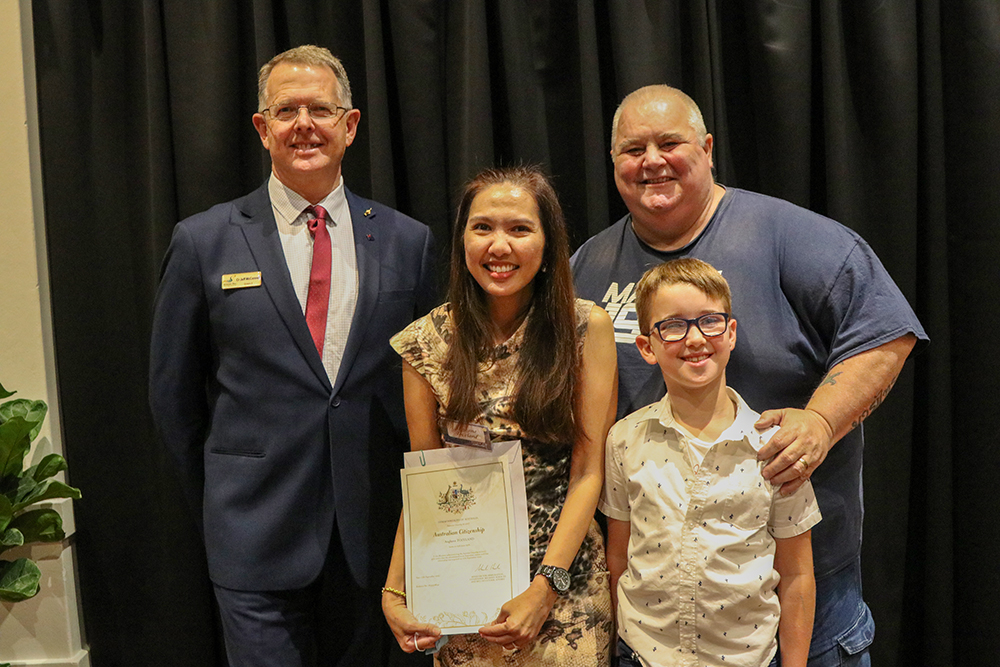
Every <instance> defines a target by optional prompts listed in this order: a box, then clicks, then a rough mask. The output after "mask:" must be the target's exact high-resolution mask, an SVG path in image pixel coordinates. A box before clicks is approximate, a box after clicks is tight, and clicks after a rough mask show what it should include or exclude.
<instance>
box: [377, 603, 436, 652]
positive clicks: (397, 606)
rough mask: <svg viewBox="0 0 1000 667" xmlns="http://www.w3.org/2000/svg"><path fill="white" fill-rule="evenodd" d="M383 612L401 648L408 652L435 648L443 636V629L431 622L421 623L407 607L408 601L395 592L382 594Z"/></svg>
mask: <svg viewBox="0 0 1000 667" xmlns="http://www.w3.org/2000/svg"><path fill="white" fill-rule="evenodd" d="M382 613H383V614H385V620H386V622H388V623H389V628H390V629H391V630H392V634H393V635H395V637H396V641H397V642H398V643H399V648H401V649H403V650H404V651H406V652H407V653H413V652H414V651H417V650H419V651H423V650H425V649H429V648H433V647H434V644H436V643H437V640H438V639H440V638H441V629H440V628H438V627H437V626H436V625H431V624H430V623H421V622H420V621H418V620H417V619H416V617H414V616H413V614H411V613H410V610H409V609H407V608H406V602H405V601H404V600H403V598H401V597H399V596H398V595H396V594H395V593H390V592H388V591H386V592H385V593H383V594H382Z"/></svg>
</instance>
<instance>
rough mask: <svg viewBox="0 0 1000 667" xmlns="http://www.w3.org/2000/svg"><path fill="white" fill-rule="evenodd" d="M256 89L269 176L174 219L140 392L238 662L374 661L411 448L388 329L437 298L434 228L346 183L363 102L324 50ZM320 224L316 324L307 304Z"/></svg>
mask: <svg viewBox="0 0 1000 667" xmlns="http://www.w3.org/2000/svg"><path fill="white" fill-rule="evenodd" d="M258 97H259V109H260V111H259V112H258V113H256V114H254V115H253V124H254V127H256V129H257V131H258V133H259V134H260V139H261V142H262V143H263V145H264V147H265V148H266V149H267V150H268V152H269V153H270V154H271V163H272V173H271V175H270V178H269V179H268V180H267V182H265V183H264V184H263V185H262V186H261V187H260V188H259V189H257V190H256V191H255V192H252V193H251V194H249V195H247V196H246V197H243V198H240V199H237V200H235V201H231V202H227V203H225V204H220V205H218V206H215V207H213V208H211V209H209V210H208V211H205V212H203V213H200V214H198V215H195V216H192V217H190V218H188V219H187V220H184V221H182V222H180V223H179V224H178V225H177V227H176V228H175V230H174V234H173V238H172V240H171V243H170V247H169V249H168V251H167V256H166V259H165V260H164V265H163V275H162V280H161V283H160V288H159V292H158V294H157V299H156V309H155V316H154V322H153V336H152V346H151V361H150V404H151V407H152V411H153V417H154V421H155V422H156V426H157V429H158V430H159V432H160V435H161V437H162V439H163V441H164V443H165V444H166V447H167V450H168V451H169V453H170V456H171V457H172V459H173V460H174V461H175V463H176V464H177V465H178V467H179V469H180V473H181V480H182V484H183V487H184V490H185V492H186V494H187V496H188V499H189V501H190V502H191V504H192V506H193V507H194V509H195V511H196V516H197V519H198V521H199V522H200V527H201V528H202V531H203V535H204V538H205V546H206V552H207V555H208V568H209V574H210V576H211V579H212V582H213V585H214V587H215V592H216V598H217V600H218V602H219V608H220V612H221V617H222V624H223V629H224V634H225V640H226V650H227V654H228V656H229V661H230V665H234V666H235V665H239V666H244V665H247V666H251V665H253V666H255V665H260V666H262V667H263V666H267V667H274V666H284V665H289V666H298V665H318V664H322V665H334V664H337V665H361V664H386V662H387V658H386V655H387V651H389V650H390V647H391V646H394V642H391V639H390V638H389V636H388V632H387V630H386V626H385V622H384V621H383V619H382V614H381V610H380V595H379V587H380V585H381V583H382V581H383V580H384V577H385V572H386V571H387V568H388V559H389V555H390V553H391V548H392V544H391V542H392V539H393V537H394V535H395V529H396V522H397V520H398V517H399V507H400V505H399V473H398V469H399V467H400V466H401V462H402V456H401V453H402V452H403V451H404V450H405V449H406V447H407V431H406V422H405V414H404V410H403V400H402V384H401V378H402V373H401V370H400V368H399V366H400V362H399V357H398V356H397V355H396V354H395V353H394V352H393V351H392V349H391V348H390V347H389V344H388V341H389V338H390V336H392V335H393V334H394V333H396V332H397V331H399V330H400V329H402V328H403V327H404V326H406V325H407V324H409V323H410V322H411V321H412V320H413V319H415V318H417V317H419V316H421V315H423V314H424V313H426V312H427V311H428V310H429V309H430V308H431V307H432V306H433V305H435V296H436V295H435V293H434V288H433V282H434V280H433V269H432V266H431V263H432V246H433V238H432V235H431V232H430V230H429V229H428V228H427V227H426V226H424V225H422V224H420V223H419V222H417V221H415V220H413V219H411V218H409V217H407V216H405V215H403V214H401V213H399V212H397V211H394V210H392V209H390V208H387V207H385V206H382V205H380V204H377V203H375V202H372V201H368V200H366V199H362V198H360V197H357V196H355V195H354V194H352V193H351V192H350V191H349V190H347V188H346V187H345V186H344V181H343V178H342V176H341V161H342V159H343V156H344V152H345V150H346V148H347V147H348V146H350V145H351V143H352V142H353V141H354V136H355V132H356V130H357V127H358V120H359V119H360V116H361V113H360V111H358V110H357V109H354V108H352V104H351V91H350V83H349V82H348V79H347V74H346V73H345V72H344V68H343V66H342V65H341V63H340V61H339V60H338V59H337V58H335V57H334V56H333V55H332V54H331V53H330V52H329V51H328V50H326V49H323V48H319V47H315V46H301V47H298V48H295V49H292V50H290V51H287V52H285V53H282V54H280V55H278V56H276V57H275V58H273V59H272V60H271V61H270V62H269V63H267V64H266V65H265V66H264V67H263V68H262V69H261V72H260V80H259V91H258ZM316 205H318V206H321V207H322V209H323V212H324V213H325V214H326V215H325V216H323V215H319V214H318V213H316V211H317V210H319V209H313V208H312V206H316ZM317 217H319V218H320V223H319V224H322V223H323V220H322V218H324V217H325V218H326V220H325V223H326V225H325V226H326V229H327V230H328V233H329V238H330V251H329V258H330V259H329V262H330V276H329V278H330V280H329V302H328V304H327V305H328V310H327V317H326V328H325V333H324V332H323V330H322V325H320V327H319V330H318V332H317V331H316V329H317V327H316V326H313V330H312V331H311V329H310V325H309V324H307V319H306V316H305V312H306V307H307V303H308V304H309V305H310V307H313V306H312V304H313V299H310V298H309V296H308V295H309V291H310V281H312V282H313V283H315V282H316V280H317V276H316V275H315V271H313V270H312V269H313V263H314V262H313V246H314V242H313V239H312V232H310V229H307V225H311V226H312V227H315V226H316V224H317V223H316V222H315V220H314V218H317ZM318 239H319V236H318V235H317V240H318ZM324 253H325V251H324ZM325 261H326V260H324V262H325ZM311 273H312V274H313V275H311ZM322 273H324V274H325V271H323V272H322ZM321 277H323V278H325V275H324V276H321ZM324 301H325V299H324ZM310 322H312V319H310ZM397 653H398V652H397Z"/></svg>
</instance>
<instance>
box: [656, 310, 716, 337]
mask: <svg viewBox="0 0 1000 667" xmlns="http://www.w3.org/2000/svg"><path fill="white" fill-rule="evenodd" d="M692 324H694V325H695V326H697V327H698V330H699V331H700V332H701V335H702V336H704V337H705V338H714V337H716V336H721V335H722V334H724V333H726V327H728V326H729V315H728V314H727V313H707V314H705V315H702V316H701V317H696V318H695V319H693V320H685V319H683V318H680V317H672V318H670V319H667V320H660V321H659V322H657V323H656V324H654V325H653V327H652V330H653V331H656V334H657V335H658V336H659V337H660V340H662V341H663V342H664V343H676V342H677V341H679V340H684V339H685V338H686V337H687V335H688V331H690V330H691V325H692ZM650 333H652V331H650ZM647 335H649V334H647Z"/></svg>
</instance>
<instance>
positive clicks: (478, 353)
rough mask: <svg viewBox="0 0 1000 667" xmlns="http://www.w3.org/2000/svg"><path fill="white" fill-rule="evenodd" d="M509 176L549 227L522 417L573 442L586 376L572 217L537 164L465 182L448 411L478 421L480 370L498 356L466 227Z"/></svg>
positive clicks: (529, 339)
mask: <svg viewBox="0 0 1000 667" xmlns="http://www.w3.org/2000/svg"><path fill="white" fill-rule="evenodd" d="M505 183H509V184H511V185H515V186H517V187H519V188H521V189H522V190H524V191H526V192H528V193H530V194H531V195H533V196H534V198H535V202H536V204H537V205H538V213H539V217H540V218H541V223H542V231H543V233H544V234H545V249H544V252H543V254H542V268H541V269H540V270H539V271H538V273H537V274H536V275H535V278H534V282H533V288H534V289H533V294H532V302H531V307H530V308H531V309H530V311H529V315H528V322H527V324H526V328H525V332H524V345H523V347H522V348H521V354H520V357H519V359H518V361H517V370H516V373H517V377H518V384H517V389H516V390H515V396H514V404H513V411H514V415H513V416H514V419H515V420H516V421H517V423H518V424H519V425H520V427H521V429H522V430H523V431H524V433H525V434H526V435H527V436H528V437H529V438H531V439H532V440H538V441H541V442H563V443H571V442H573V441H574V439H575V437H576V435H577V432H578V431H577V426H576V420H575V419H574V411H573V407H574V406H573V401H574V398H575V395H576V386H577V379H578V376H579V361H580V360H579V358H578V355H577V336H576V315H575V304H574V299H575V292H574V290H573V275H572V272H571V271H570V268H569V239H568V237H567V234H566V220H565V218H564V217H563V212H562V207H561V206H560V205H559V199H558V197H556V193H555V190H553V188H552V184H551V183H550V182H549V179H548V178H547V177H546V176H545V175H544V174H543V173H542V172H541V171H540V170H539V169H538V168H537V167H506V168H495V169H487V170H486V171H483V172H481V173H480V174H479V175H478V176H476V177H475V178H474V179H472V180H471V181H470V182H469V183H468V185H466V186H465V191H464V192H463V194H462V199H461V202H460V204H459V207H458V215H457V216H456V219H455V225H454V230H453V232H452V239H451V276H450V280H449V287H448V300H449V301H450V302H451V314H452V318H453V321H454V324H455V333H454V338H453V340H452V343H451V346H450V347H449V350H448V356H447V359H446V360H445V371H447V372H448V374H449V385H450V389H451V391H450V398H449V401H448V405H447V406H446V407H445V412H446V416H447V417H448V418H449V419H454V420H456V421H460V422H470V421H472V420H474V419H475V418H476V417H477V416H478V415H479V414H480V412H481V410H480V407H479V405H477V403H476V400H477V392H476V390H475V389H476V370H477V366H478V365H479V364H480V363H481V362H489V361H492V360H493V354H494V340H495V336H496V334H497V327H496V325H495V324H494V322H493V320H492V318H491V317H490V313H489V309H488V307H487V302H486V293H485V292H484V291H483V289H482V288H481V287H480V286H479V283H477V282H476V280H475V278H473V277H472V274H471V273H469V270H468V268H467V267H466V264H465V240H464V239H465V227H466V224H467V222H468V219H469V210H470V209H471V207H472V200H473V199H475V197H476V195H478V194H479V193H480V192H482V191H483V190H485V189H486V188H489V187H491V186H494V185H501V184H505Z"/></svg>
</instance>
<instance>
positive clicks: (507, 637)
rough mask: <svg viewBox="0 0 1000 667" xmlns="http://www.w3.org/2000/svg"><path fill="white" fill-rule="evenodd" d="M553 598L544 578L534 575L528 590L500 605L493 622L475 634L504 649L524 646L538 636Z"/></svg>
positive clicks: (553, 600)
mask: <svg viewBox="0 0 1000 667" xmlns="http://www.w3.org/2000/svg"><path fill="white" fill-rule="evenodd" d="M557 598H558V596H557V595H556V593H555V591H553V590H552V588H551V587H550V586H549V583H548V582H547V581H546V580H545V577H542V576H536V577H535V578H534V579H533V580H532V582H531V585H530V586H528V590H526V591H524V592H523V593H521V594H520V595H518V596H517V597H516V598H514V599H513V600H510V601H509V602H507V603H506V604H504V606H503V607H501V608H500V614H499V615H498V616H497V618H496V620H495V621H493V622H492V623H491V624H489V625H486V626H483V627H481V628H479V636H481V637H482V638H483V639H485V640H486V641H489V642H493V643H494V644H499V645H500V646H502V647H504V648H505V649H509V650H512V649H515V648H524V647H525V646H526V645H527V644H530V643H531V642H532V641H533V640H534V639H535V637H536V636H538V632H539V630H541V629H542V624H543V623H544V622H545V619H547V618H548V617H549V612H550V611H552V605H554V604H555V602H556V599H557Z"/></svg>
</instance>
